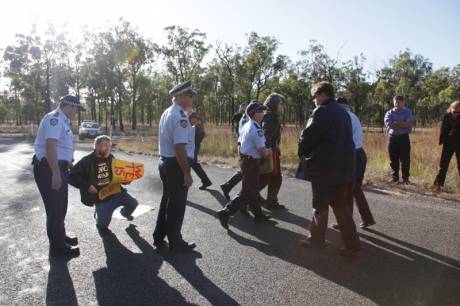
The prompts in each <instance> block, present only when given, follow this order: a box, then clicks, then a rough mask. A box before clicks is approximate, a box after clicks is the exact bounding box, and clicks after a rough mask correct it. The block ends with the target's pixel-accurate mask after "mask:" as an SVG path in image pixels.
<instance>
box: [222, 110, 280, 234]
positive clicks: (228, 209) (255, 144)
mask: <svg viewBox="0 0 460 306" xmlns="http://www.w3.org/2000/svg"><path fill="white" fill-rule="evenodd" d="M265 109H266V107H265V106H263V105H262V103H260V102H259V101H252V102H251V103H249V105H248V107H247V108H246V114H247V115H248V116H249V117H250V121H248V122H247V123H246V124H245V125H244V126H243V128H242V129H241V134H240V142H241V147H240V158H241V159H240V166H241V173H242V175H243V179H242V187H241V191H240V193H239V195H238V196H236V197H235V198H234V199H233V200H232V201H230V203H228V204H227V205H226V206H225V208H224V209H222V210H220V211H218V212H217V215H218V217H219V220H220V223H221V225H222V226H223V227H224V228H225V229H228V220H229V218H230V216H231V215H233V214H234V213H235V212H236V211H238V210H239V209H241V208H242V207H245V206H246V204H249V206H250V208H251V211H252V213H253V214H254V221H255V222H263V221H267V220H268V219H270V215H265V214H264V213H263V212H262V209H261V203H260V194H259V189H260V185H259V175H260V174H259V173H260V172H259V171H260V161H261V159H262V158H264V157H265V158H271V154H272V151H271V149H267V148H266V147H265V136H264V131H263V129H262V127H261V126H260V122H261V121H262V118H263V116H264V110H265Z"/></svg>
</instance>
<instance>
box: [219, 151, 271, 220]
mask: <svg viewBox="0 0 460 306" xmlns="http://www.w3.org/2000/svg"><path fill="white" fill-rule="evenodd" d="M259 164H260V160H259V159H254V158H251V157H249V156H246V155H244V156H243V157H242V158H241V160H240V167H241V175H242V183H241V184H242V186H241V191H240V193H239V194H238V195H237V196H236V197H235V198H234V199H233V200H231V201H230V203H228V204H227V205H226V206H225V210H226V211H227V213H229V214H230V215H231V214H234V213H235V212H236V211H238V210H239V209H240V208H243V207H246V204H249V208H250V209H251V212H252V213H253V214H254V216H257V215H261V214H262V209H261V207H260V205H261V203H260V194H259V189H260V185H259V176H260V175H259Z"/></svg>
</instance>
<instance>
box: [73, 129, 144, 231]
mask: <svg viewBox="0 0 460 306" xmlns="http://www.w3.org/2000/svg"><path fill="white" fill-rule="evenodd" d="M111 146H112V141H111V139H110V137H109V136H106V135H101V136H98V137H97V138H96V139H95V140H94V151H93V152H92V153H90V154H88V155H86V156H84V157H83V158H82V159H81V160H80V161H79V162H78V163H77V164H76V165H75V166H74V167H73V168H72V170H71V171H70V176H69V183H70V184H71V185H72V186H74V187H76V188H78V189H80V195H81V201H82V202H83V204H85V205H87V206H93V205H94V204H96V214H95V217H96V226H97V227H98V228H99V229H104V228H107V227H108V226H109V224H110V221H111V219H112V214H113V211H114V210H115V209H116V208H118V207H120V206H123V208H122V209H121V211H120V213H121V215H122V216H123V217H125V218H126V219H128V220H130V221H131V220H133V217H132V215H131V214H132V213H133V211H134V210H135V209H136V207H137V205H138V203H137V200H136V199H135V198H133V197H132V196H131V195H130V194H129V193H128V192H127V191H126V189H124V188H123V187H122V188H121V191H119V192H116V193H112V194H111V195H110V196H108V197H103V199H102V200H101V196H100V191H101V190H102V189H103V188H104V187H107V186H108V185H109V184H110V183H111V181H112V160H113V158H114V157H113V155H112V154H111V153H110V150H111Z"/></svg>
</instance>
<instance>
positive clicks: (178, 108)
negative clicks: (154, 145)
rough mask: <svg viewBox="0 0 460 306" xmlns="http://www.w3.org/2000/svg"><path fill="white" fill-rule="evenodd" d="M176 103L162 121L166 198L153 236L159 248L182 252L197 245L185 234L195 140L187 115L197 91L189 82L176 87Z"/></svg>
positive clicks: (162, 171) (162, 172)
mask: <svg viewBox="0 0 460 306" xmlns="http://www.w3.org/2000/svg"><path fill="white" fill-rule="evenodd" d="M169 93H170V94H171V95H172V96H173V99H172V101H173V104H172V105H171V106H170V107H168V108H167V109H166V110H165V111H164V112H163V114H162V115H161V118H160V124H159V152H160V161H159V164H158V170H159V172H160V178H161V181H162V182H163V195H162V197H161V203H160V209H159V210H158V217H157V223H156V227H155V231H154V233H153V244H154V245H155V246H156V247H157V248H160V247H163V246H165V245H166V242H165V240H164V239H165V237H168V241H169V249H170V250H171V251H178V252H191V251H193V249H194V248H195V247H196V245H195V244H194V243H188V242H186V241H184V239H183V238H182V234H181V228H182V223H183V220H184V214H185V204H186V202H187V193H188V188H189V187H190V186H191V185H192V183H193V180H192V176H191V174H190V165H191V164H192V162H193V158H194V153H195V152H194V151H195V140H194V135H193V130H192V126H191V125H190V122H189V118H188V115H187V112H189V111H191V110H192V104H193V101H192V98H193V97H194V96H195V95H196V91H195V90H194V89H193V88H192V82H191V81H186V82H183V83H180V84H178V85H176V86H174V88H173V89H171V90H170V91H169Z"/></svg>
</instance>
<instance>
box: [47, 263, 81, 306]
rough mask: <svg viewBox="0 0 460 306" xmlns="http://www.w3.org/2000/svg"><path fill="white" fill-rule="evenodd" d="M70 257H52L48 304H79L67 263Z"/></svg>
mask: <svg viewBox="0 0 460 306" xmlns="http://www.w3.org/2000/svg"><path fill="white" fill-rule="evenodd" d="M69 260H70V258H66V257H50V258H49V262H50V270H49V272H48V285H47V287H46V305H69V306H73V305H75V306H76V305H78V301H77V296H76V295H75V289H74V287H73V282H72V278H71V277H70V273H69V268H68V267H67V263H68V262H69Z"/></svg>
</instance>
